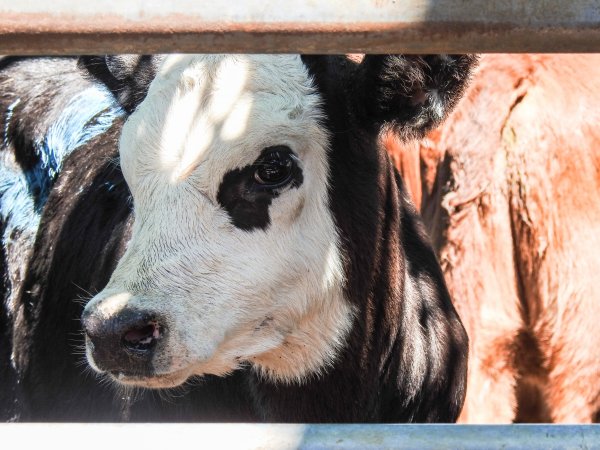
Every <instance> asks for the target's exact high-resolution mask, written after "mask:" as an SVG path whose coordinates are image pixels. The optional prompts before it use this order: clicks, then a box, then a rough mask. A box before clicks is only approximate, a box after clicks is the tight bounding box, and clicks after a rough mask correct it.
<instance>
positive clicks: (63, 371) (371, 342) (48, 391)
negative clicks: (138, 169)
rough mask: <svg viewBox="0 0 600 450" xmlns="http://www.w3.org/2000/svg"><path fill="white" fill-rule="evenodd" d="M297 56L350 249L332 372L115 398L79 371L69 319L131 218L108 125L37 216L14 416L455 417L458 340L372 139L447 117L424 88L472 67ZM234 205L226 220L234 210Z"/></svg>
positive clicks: (459, 387)
mask: <svg viewBox="0 0 600 450" xmlns="http://www.w3.org/2000/svg"><path fill="white" fill-rule="evenodd" d="M87 58H88V59H86V58H83V59H82V60H81V62H80V65H82V66H84V67H86V68H88V69H90V70H91V72H92V74H93V76H94V77H95V78H96V79H98V80H101V81H102V82H104V83H105V84H106V85H107V86H108V87H109V89H111V91H112V92H114V93H115V95H116V96H117V98H118V99H119V101H120V103H121V104H122V105H123V107H124V108H125V109H126V110H127V111H133V110H134V109H135V107H136V106H137V105H138V104H139V102H140V101H141V99H143V97H144V96H145V93H146V91H145V89H147V86H148V84H149V81H148V80H147V79H146V78H145V77H146V75H144V76H143V77H142V78H143V79H141V80H138V79H136V75H135V73H136V72H135V70H133V71H131V70H130V68H128V67H121V66H119V65H117V66H118V67H117V70H115V68H114V65H113V66H111V65H110V64H109V63H108V62H107V60H105V59H93V57H92V59H89V58H90V57H87ZM427 58H429V59H427ZM304 61H305V64H306V65H307V66H308V67H309V70H310V72H311V73H312V75H313V77H314V79H315V83H316V85H317V86H318V88H319V91H320V92H321V94H322V96H323V98H324V109H325V116H326V117H327V119H326V120H325V123H324V125H325V126H326V127H327V128H328V129H329V130H330V132H331V136H332V144H331V152H330V155H329V158H330V167H331V180H330V191H329V197H330V204H331V208H332V210H333V213H334V216H335V220H336V225H337V227H338V230H339V234H340V237H341V239H342V243H343V246H344V253H345V254H346V256H347V260H346V267H345V271H346V276H347V280H348V284H347V286H346V295H347V298H348V300H349V301H350V302H352V304H353V305H354V306H355V307H356V308H357V311H358V314H357V320H356V322H355V323H354V326H353V329H352V331H351V334H350V337H349V340H348V343H347V345H346V347H345V348H344V349H343V351H342V353H341V355H340V356H339V358H338V360H337V362H336V364H335V366H334V367H333V368H332V369H331V370H330V371H328V372H327V373H326V374H325V375H322V376H320V377H318V378H317V377H315V378H312V379H310V380H308V381H307V382H306V383H304V384H302V385H282V384H278V385H275V384H273V383H272V382H270V381H267V380H265V379H262V378H260V377H258V376H257V375H255V374H254V372H252V371H251V370H250V369H244V370H239V371H237V372H236V373H235V374H233V375H232V376H230V377H226V378H216V377H206V378H204V379H203V380H202V381H200V382H197V383H196V384H192V385H190V386H187V387H185V388H183V392H180V393H179V394H178V395H177V397H174V398H172V399H170V400H167V401H164V400H162V399H160V398H157V396H156V395H155V394H154V393H152V392H149V391H146V392H142V393H139V395H138V396H137V397H136V398H131V397H130V396H128V395H123V396H115V395H114V394H113V392H112V391H111V389H109V388H108V387H104V386H101V385H99V383H98V381H97V380H95V379H94V377H93V376H87V377H86V376H85V375H83V373H82V372H83V368H82V367H81V366H79V365H78V362H80V361H81V360H82V359H83V356H82V355H76V354H75V351H76V349H77V348H78V346H81V344H82V336H81V325H80V323H79V322H78V318H79V315H80V314H81V310H82V308H83V306H82V304H81V303H80V302H77V301H76V300H75V299H77V298H78V297H82V296H84V297H86V296H89V295H90V293H91V294H93V293H95V292H97V291H99V290H100V289H102V288H103V287H104V285H105V284H106V282H107V280H108V278H109V276H110V274H111V273H112V271H113V269H114V266H115V264H116V261H117V260H118V258H119V256H120V255H121V253H122V252H123V249H124V245H125V244H126V242H127V240H128V238H129V230H130V225H131V220H132V211H131V204H130V200H129V192H128V190H127V186H126V184H125V182H124V180H123V177H122V174H121V173H120V170H119V168H118V166H117V165H116V164H115V163H114V162H113V161H114V158H115V157H116V156H117V152H116V142H117V138H118V135H119V130H120V123H116V124H115V125H114V126H113V127H112V128H111V129H110V130H109V131H108V132H107V133H106V134H105V135H103V136H100V137H98V138H96V139H94V140H93V141H90V142H88V143H87V144H86V145H85V146H84V147H83V148H81V149H79V150H78V151H77V152H75V153H73V154H71V155H70V156H69V157H68V158H67V161H66V163H65V167H64V169H63V171H62V173H61V174H60V176H59V177H58V179H57V181H56V185H55V187H54V189H53V190H52V191H51V193H50V196H49V198H48V201H47V204H46V206H45V208H44V210H43V213H42V220H41V224H40V228H39V232H38V235H37V237H36V240H35V246H34V248H33V254H34V255H35V256H34V257H33V258H32V259H31V260H30V265H29V269H28V271H27V276H26V277H25V279H24V281H23V289H22V291H21V292H22V294H21V295H22V298H21V299H20V303H21V304H22V305H25V306H24V321H23V323H22V324H20V325H19V330H16V332H15V336H17V337H16V342H17V343H16V344H15V345H16V348H17V352H18V353H20V354H22V355H24V356H23V358H22V361H23V363H22V365H21V367H20V386H21V388H20V393H19V394H17V396H18V397H19V398H18V400H19V402H20V405H21V406H20V414H21V419H24V420H76V421H79V420H119V419H124V420H134V421H135V420H139V421H147V420H213V421H219V420H227V421H255V420H268V421H279V422H433V421H442V422H451V421H454V420H455V419H456V418H457V416H458V413H459V411H460V408H461V406H462V402H463V399H464V389H465V380H466V355H467V338H466V334H465V332H464V329H463V327H462V325H461V323H460V320H459V318H458V316H457V314H456V311H455V310H454V308H453V306H452V304H451V302H450V298H449V295H448V292H447V290H446V287H445V284H444V280H443V277H442V274H441V271H440V268H439V265H438V263H437V261H436V258H435V255H434V253H433V251H432V249H431V247H430V245H429V243H428V239H427V237H426V236H425V233H424V231H423V227H422V225H421V222H420V220H419V218H418V217H417V215H416V214H415V212H414V209H413V208H412V206H411V205H410V202H409V201H408V200H407V195H406V192H405V190H404V188H403V186H402V182H401V180H400V177H399V175H398V173H397V171H396V170H395V169H394V168H393V166H392V163H391V162H390V160H389V158H388V156H387V155H386V153H385V150H384V149H383V148H381V147H380V146H379V145H378V133H379V132H380V129H381V127H383V126H386V125H388V124H389V125H391V126H394V127H395V128H396V129H397V130H399V132H400V133H401V134H402V135H403V136H404V137H407V138H408V137H410V136H415V135H419V134H421V133H423V132H424V130H426V129H427V128H429V127H431V126H433V125H434V124H435V123H436V122H437V121H439V120H441V118H442V117H441V116H440V114H439V112H438V111H437V110H436V108H432V107H431V106H432V104H430V103H429V102H428V100H427V99H426V98H427V96H426V95H425V96H424V95H423V93H422V92H421V91H422V90H423V89H425V90H428V89H434V88H435V89H438V92H440V98H442V100H443V101H444V102H445V106H446V107H450V106H451V105H452V104H453V102H455V101H456V96H457V95H458V94H459V93H460V91H461V89H462V86H463V84H464V82H465V80H466V78H467V77H468V66H469V65H470V64H471V63H472V60H471V59H469V58H468V57H465V58H462V59H461V58H454V59H453V61H454V62H455V64H456V67H461V68H462V69H460V70H462V72H461V73H459V72H460V70H459V69H457V70H456V72H451V73H446V75H449V76H450V78H451V79H450V80H447V79H446V78H447V77H441V75H439V72H440V71H441V72H443V71H444V70H446V68H443V67H441V66H436V64H437V62H435V61H437V60H435V57H426V58H416V57H400V56H392V57H382V56H379V57H372V58H371V57H368V58H367V59H366V60H365V61H364V62H363V63H362V64H361V65H356V64H354V63H351V62H349V61H347V60H346V59H345V58H343V57H323V56H319V57H317V56H312V57H305V58H304ZM400 62H401V63H400ZM103 64H104V67H103ZM440 64H441V63H440ZM444 64H445V63H444ZM393 67H396V68H398V67H401V68H402V71H399V72H396V71H395V69H393ZM116 72H119V73H121V75H117V76H115V73H116ZM123 74H124V75H123ZM459 75H460V76H459ZM115 80H116V81H115ZM435 83H437V84H435ZM411 86H412V87H411ZM405 87H406V88H405ZM396 88H399V89H400V88H401V92H400V93H397V92H395V91H394V89H396ZM123 92H125V93H126V94H123ZM40 114H43V111H40ZM249 170H253V169H249ZM242 172H244V170H243V169H242V170H240V171H239V172H236V173H231V174H229V178H231V180H233V181H231V180H229V179H228V180H224V185H223V186H222V190H223V192H225V191H227V194H225V193H223V194H222V195H221V192H220V194H219V195H220V197H221V199H220V200H219V201H220V202H221V203H222V204H223V205H224V207H225V209H226V210H227V205H228V204H230V202H232V201H233V202H235V201H238V200H239V199H236V198H235V197H236V196H239V197H240V198H241V197H243V196H242V195H240V194H239V191H240V190H239V189H237V188H236V186H238V187H239V183H240V181H239V180H240V179H243V180H246V179H247V175H248V174H245V173H242ZM300 176H301V174H300ZM240 177H241V178H240ZM299 182H300V183H301V182H302V178H299ZM242 184H243V183H242ZM227 186H234V187H233V188H231V189H228V188H227ZM242 191H243V190H242ZM236 192H237V194H236ZM225 198H227V199H226V200H225ZM222 200H223V201H222ZM247 200H248V199H244V201H247ZM250 200H253V199H250ZM269 202H270V200H269ZM250 203H252V201H251V202H250ZM229 214H230V217H232V220H233V221H234V223H235V221H236V220H237V219H236V218H235V215H236V214H232V213H231V211H229ZM260 218H261V220H258V222H260V223H258V222H257V223H258V226H259V227H260V225H264V223H265V216H264V214H263V215H261V216H260ZM267 218H268V215H267ZM255 222H256V221H255ZM238 225H239V224H238ZM246 225H248V224H246ZM249 225H250V228H252V226H254V225H255V224H254V222H253V223H252V224H249ZM242 226H244V224H243V223H242ZM411 285H412V286H414V287H415V289H414V290H411V289H409V286H411ZM0 318H1V316H0ZM417 343H420V344H422V347H423V348H424V351H422V352H421V351H419V350H418V346H417V345H416V344H417ZM3 364H7V362H6V361H4V362H3ZM0 374H2V372H0ZM2 381H3V380H2Z"/></svg>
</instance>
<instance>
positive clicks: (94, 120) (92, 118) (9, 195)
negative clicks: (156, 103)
mask: <svg viewBox="0 0 600 450" xmlns="http://www.w3.org/2000/svg"><path fill="white" fill-rule="evenodd" d="M18 104H19V100H16V101H15V102H13V103H12V104H11V105H10V106H9V108H7V111H6V113H5V114H6V127H5V130H4V145H5V147H6V146H7V145H8V144H9V136H8V127H9V124H10V121H11V120H12V118H13V115H14V109H15V107H16V106H17V105H18ZM123 115H124V111H123V110H122V109H121V108H120V107H119V106H118V105H117V104H116V103H115V101H114V99H113V97H112V94H110V93H109V92H108V91H107V90H105V89H103V88H102V87H99V86H98V87H96V86H93V87H90V88H88V89H86V90H84V91H82V92H81V93H79V94H78V95H77V96H75V97H73V99H72V100H71V101H70V102H69V104H68V105H67V107H66V108H65V110H64V111H63V113H62V114H61V115H60V117H59V119H58V120H57V121H56V122H55V123H54V124H52V125H51V126H50V128H49V129H48V131H47V133H46V135H45V136H44V138H43V139H42V141H41V142H38V143H35V149H34V153H35V155H34V156H35V157H36V163H35V164H34V166H33V167H32V168H31V169H29V170H27V171H23V170H19V169H18V168H14V167H9V166H7V165H6V162H3V161H2V160H1V159H0V220H1V221H2V222H3V223H4V224H5V225H6V228H5V230H4V236H3V243H4V245H6V244H7V243H8V242H10V240H11V239H13V237H14V235H15V234H14V232H15V231H19V232H26V233H27V234H30V235H31V239H33V236H35V232H36V230H37V227H38V224H39V220H40V214H41V211H42V208H43V206H44V204H45V203H46V200H47V199H48V195H49V193H50V190H51V188H52V185H53V184H54V181H55V180H56V177H57V176H58V174H59V173H60V171H61V169H62V165H63V162H64V160H65V158H66V157H67V156H68V155H69V154H70V153H72V152H73V151H75V150H77V148H79V147H81V146H82V145H84V144H85V143H86V142H88V141H89V140H90V139H92V138H94V137H95V136H98V135H100V134H102V133H104V132H105V131H107V130H108V128H110V126H111V125H112V124H113V123H114V121H115V120H116V119H117V118H119V117H121V116H123Z"/></svg>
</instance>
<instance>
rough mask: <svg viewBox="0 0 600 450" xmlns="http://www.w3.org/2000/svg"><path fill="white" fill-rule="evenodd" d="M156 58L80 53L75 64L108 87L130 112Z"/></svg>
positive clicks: (141, 96) (142, 93)
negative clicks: (81, 54) (86, 54)
mask: <svg viewBox="0 0 600 450" xmlns="http://www.w3.org/2000/svg"><path fill="white" fill-rule="evenodd" d="M160 59H161V57H160V56H156V55H106V56H81V57H80V58H79V67H80V68H82V69H84V71H85V72H87V73H89V74H90V75H91V77H93V78H95V79H96V80H98V81H100V82H101V83H103V84H104V85H105V86H106V87H107V88H108V89H110V91H111V92H112V93H113V95H114V96H115V98H116V99H117V101H118V102H119V103H120V104H121V106H122V107H123V109H124V110H125V111H126V112H127V113H129V114H131V113H132V112H133V111H134V110H135V108H137V106H138V105H139V104H140V103H141V102H142V101H143V100H144V98H146V94H147V93H148V87H149V86H150V83H151V82H152V80H153V79H154V77H155V75H156V69H157V67H158V63H159V62H160Z"/></svg>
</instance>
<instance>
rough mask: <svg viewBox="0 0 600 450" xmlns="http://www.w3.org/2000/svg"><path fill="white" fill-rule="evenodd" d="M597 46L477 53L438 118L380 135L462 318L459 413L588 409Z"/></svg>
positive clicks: (599, 302) (599, 393)
mask: <svg viewBox="0 0 600 450" xmlns="http://www.w3.org/2000/svg"><path fill="white" fill-rule="evenodd" d="M599 125H600V55H553V56H550V55H543V56H542V55H489V56H485V57H483V58H482V59H481V63H480V66H479V68H478V70H477V72H476V74H475V76H474V78H473V81H472V83H471V85H470V88H469V89H468V91H467V93H466V95H465V96H464V98H463V99H462V100H461V102H460V104H459V105H458V107H457V109H456V111H455V112H454V113H453V115H452V116H451V117H450V118H449V120H448V121H447V122H446V123H445V124H444V126H443V127H442V128H441V129H438V130H437V131H435V132H433V133H431V134H430V135H429V136H428V138H427V139H426V140H424V141H422V142H421V143H420V144H418V145H416V146H413V147H406V146H400V145H398V143H395V142H393V141H392V140H391V139H390V137H389V136H388V137H387V144H388V147H389V148H391V151H392V153H394V155H395V157H396V161H397V163H398V166H399V167H400V168H401V170H402V171H403V173H404V176H405V180H406V183H407V185H408V187H409V190H410V191H411V192H412V193H413V195H414V199H415V203H416V204H417V205H419V204H420V205H421V211H422V214H423V216H424V219H425V222H426V224H427V226H428V228H429V231H430V233H431V236H432V239H433V241H434V244H435V247H436V250H437V251H438V256H439V258H440V260H441V263H442V267H443V270H444V273H445V276H446V280H447V282H448V285H449V288H450V291H451V293H452V295H453V297H454V299H455V303H456V306H457V308H458V310H459V313H460V315H461V318H462V320H463V323H464V324H465V326H466V327H467V330H468V332H469V335H470V341H471V349H470V363H469V365H470V368H469V380H468V389H467V400H466V403H465V408H464V410H463V413H462V416H461V420H462V421H463V422H471V423H473V422H511V421H517V422H529V421H554V422H592V421H596V422H598V421H599V419H600V414H599V411H600V383H599V380H600V327H599V326H598V322H599V321H600V292H599V291H597V290H596V288H597V286H596V279H595V277H596V275H597V274H598V273H599V272H600V149H598V150H597V147H598V146H599V145H600V127H599Z"/></svg>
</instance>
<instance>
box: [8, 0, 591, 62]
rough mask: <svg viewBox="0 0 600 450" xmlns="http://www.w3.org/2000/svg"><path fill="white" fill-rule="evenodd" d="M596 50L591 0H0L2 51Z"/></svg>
mask: <svg viewBox="0 0 600 450" xmlns="http://www.w3.org/2000/svg"><path fill="white" fill-rule="evenodd" d="M597 51H600V1H598V0H535V1H531V0H471V1H465V0H243V1H241V0H240V1H236V0H211V1H198V0H171V1H163V0H94V1H81V0H52V1H44V0H0V54H6V55H8V54H23V55H25V54H29V55H31V54H82V53H169V52H203V53H206V52H209V53H213V52H246V53H256V52H269V53H274V52H305V53H350V52H358V53H363V52H369V53H390V52H407V53H408V52H414V53H423V52H427V53H475V52H477V53H479V52H597Z"/></svg>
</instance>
